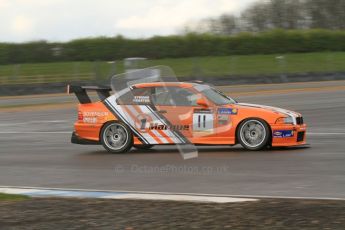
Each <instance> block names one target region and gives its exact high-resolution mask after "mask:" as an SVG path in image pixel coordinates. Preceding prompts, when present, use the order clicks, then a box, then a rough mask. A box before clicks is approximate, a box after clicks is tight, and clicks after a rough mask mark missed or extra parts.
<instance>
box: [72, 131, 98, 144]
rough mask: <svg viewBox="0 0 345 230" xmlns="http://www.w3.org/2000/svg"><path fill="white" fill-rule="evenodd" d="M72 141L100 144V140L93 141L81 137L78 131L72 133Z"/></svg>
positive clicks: (75, 142)
mask: <svg viewBox="0 0 345 230" xmlns="http://www.w3.org/2000/svg"><path fill="white" fill-rule="evenodd" d="M71 143H73V144H79V145H100V142H99V141H93V140H87V139H83V138H80V137H79V136H78V135H77V134H76V132H73V133H72V136H71Z"/></svg>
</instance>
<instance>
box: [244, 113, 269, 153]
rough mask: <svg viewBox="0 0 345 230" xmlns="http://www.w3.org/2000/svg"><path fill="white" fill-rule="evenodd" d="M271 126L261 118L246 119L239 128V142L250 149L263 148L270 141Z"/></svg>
mask: <svg viewBox="0 0 345 230" xmlns="http://www.w3.org/2000/svg"><path fill="white" fill-rule="evenodd" d="M270 135H271V133H270V128H269V127H268V125H267V123H266V122H265V121H264V120H262V119H259V118H249V119H246V120H244V121H243V122H242V123H241V124H240V126H239V127H238V129H237V138H238V141H239V143H240V144H241V145H242V146H243V147H244V148H245V149H248V150H254V151H255V150H261V149H263V148H265V147H266V146H267V145H268V144H269V141H270Z"/></svg>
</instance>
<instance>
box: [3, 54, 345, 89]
mask: <svg viewBox="0 0 345 230" xmlns="http://www.w3.org/2000/svg"><path fill="white" fill-rule="evenodd" d="M344 62H345V52H318V53H291V54H271V55H232V56H209V57H192V58H168V59H157V60H148V61H147V62H146V64H145V65H146V66H155V65H167V66H170V67H171V68H172V69H173V70H174V71H175V73H176V75H177V76H178V77H184V76H210V77H217V76H229V75H234V76H251V75H252V76H255V75H278V74H282V73H284V74H294V73H325V72H342V71H345V65H344ZM123 71H124V68H123V62H122V60H119V61H116V62H103V61H99V62H87V61H86V62H56V63H35V64H16V65H2V66H0V83H2V84H7V83H12V84H14V83H40V82H41V83H46V82H65V81H80V80H104V79H107V78H109V76H111V75H112V74H114V73H122V72H123Z"/></svg>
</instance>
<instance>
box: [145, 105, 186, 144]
mask: <svg viewBox="0 0 345 230" xmlns="http://www.w3.org/2000/svg"><path fill="white" fill-rule="evenodd" d="M141 109H142V110H143V112H144V113H146V114H149V115H150V117H151V118H152V120H154V121H155V122H156V123H160V124H161V125H166V126H168V125H167V124H166V122H164V120H162V119H161V118H160V117H159V116H158V115H157V113H156V112H155V111H153V110H152V109H150V108H149V107H147V106H141ZM158 132H159V133H160V134H161V135H162V136H163V137H165V138H166V139H168V140H169V142H170V143H175V144H180V143H185V142H184V141H183V140H181V138H179V136H177V135H176V134H175V133H173V132H172V131H171V130H158Z"/></svg>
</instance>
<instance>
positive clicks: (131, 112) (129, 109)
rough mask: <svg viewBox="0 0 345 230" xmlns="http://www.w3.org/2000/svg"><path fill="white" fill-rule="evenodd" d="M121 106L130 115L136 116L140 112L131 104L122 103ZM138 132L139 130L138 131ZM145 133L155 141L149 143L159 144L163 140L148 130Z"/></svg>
mask: <svg viewBox="0 0 345 230" xmlns="http://www.w3.org/2000/svg"><path fill="white" fill-rule="evenodd" d="M121 108H123V109H124V110H125V111H126V112H127V115H130V116H132V118H133V117H137V116H138V115H139V114H141V112H139V111H138V110H137V109H136V107H135V106H131V105H123V106H121ZM139 132H140V131H139ZM141 133H142V132H141ZM145 135H147V136H150V139H151V140H152V139H153V140H154V141H155V142H156V143H153V142H152V143H151V144H161V143H162V142H163V141H162V140H161V139H160V138H159V136H158V135H156V134H155V133H152V132H151V131H150V130H149V131H148V132H147V133H145Z"/></svg>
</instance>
